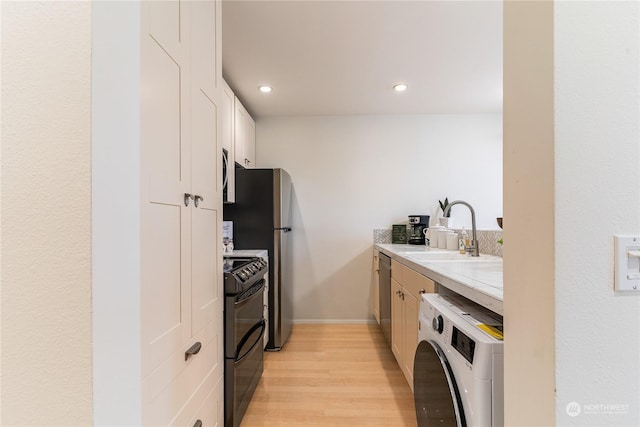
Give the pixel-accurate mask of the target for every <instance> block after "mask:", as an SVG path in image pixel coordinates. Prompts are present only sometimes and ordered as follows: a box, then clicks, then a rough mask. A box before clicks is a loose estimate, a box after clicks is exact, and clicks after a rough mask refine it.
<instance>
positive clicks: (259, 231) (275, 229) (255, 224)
mask: <svg viewBox="0 0 640 427" xmlns="http://www.w3.org/2000/svg"><path fill="white" fill-rule="evenodd" d="M235 175H236V176H235V191H236V198H235V203H233V204H225V205H224V220H225V221H233V246H234V249H266V250H268V251H269V285H268V286H269V290H268V292H269V319H268V326H269V341H268V343H267V346H266V349H267V350H273V351H277V350H280V349H281V348H282V347H283V346H284V344H285V343H286V342H287V339H288V338H289V335H290V334H291V323H292V317H293V300H292V292H293V280H292V275H293V268H292V252H291V234H292V231H293V230H292V227H291V176H290V175H289V174H288V173H287V172H286V171H285V170H284V169H244V168H241V167H236V170H235Z"/></svg>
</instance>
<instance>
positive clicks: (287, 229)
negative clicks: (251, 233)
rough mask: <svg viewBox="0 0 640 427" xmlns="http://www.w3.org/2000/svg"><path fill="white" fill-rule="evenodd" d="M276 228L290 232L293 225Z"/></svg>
mask: <svg viewBox="0 0 640 427" xmlns="http://www.w3.org/2000/svg"><path fill="white" fill-rule="evenodd" d="M274 230H282V231H284V232H285V233H288V232H290V231H291V227H277V228H274Z"/></svg>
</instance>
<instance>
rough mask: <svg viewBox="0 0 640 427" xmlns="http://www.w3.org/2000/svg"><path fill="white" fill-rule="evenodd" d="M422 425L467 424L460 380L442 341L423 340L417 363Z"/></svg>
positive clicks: (415, 388) (416, 395)
mask: <svg viewBox="0 0 640 427" xmlns="http://www.w3.org/2000/svg"><path fill="white" fill-rule="evenodd" d="M413 395H414V399H415V403H416V417H417V419H418V427H429V426H439V427H466V425H467V423H466V420H465V417H464V409H463V407H462V400H461V398H460V392H459V391H458V386H457V385H456V379H455V376H454V375H453V371H452V370H451V366H450V365H449V362H448V361H447V358H446V356H445V354H444V352H443V351H442V350H441V349H440V347H439V346H438V344H436V343H432V342H428V341H421V342H420V344H418V348H417V350H416V355H415V358H414V363H413Z"/></svg>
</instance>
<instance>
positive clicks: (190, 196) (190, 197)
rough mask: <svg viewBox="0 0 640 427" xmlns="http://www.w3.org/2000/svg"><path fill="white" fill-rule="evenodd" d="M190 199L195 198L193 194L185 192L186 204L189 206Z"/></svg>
mask: <svg viewBox="0 0 640 427" xmlns="http://www.w3.org/2000/svg"><path fill="white" fill-rule="evenodd" d="M189 199H193V194H189V193H184V205H185V206H189Z"/></svg>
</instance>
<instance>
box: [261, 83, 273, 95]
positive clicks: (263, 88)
mask: <svg viewBox="0 0 640 427" xmlns="http://www.w3.org/2000/svg"><path fill="white" fill-rule="evenodd" d="M258 89H259V90H260V92H262V93H269V92H271V91H272V90H273V89H272V88H271V86H267V85H262V86H260V87H258Z"/></svg>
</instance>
